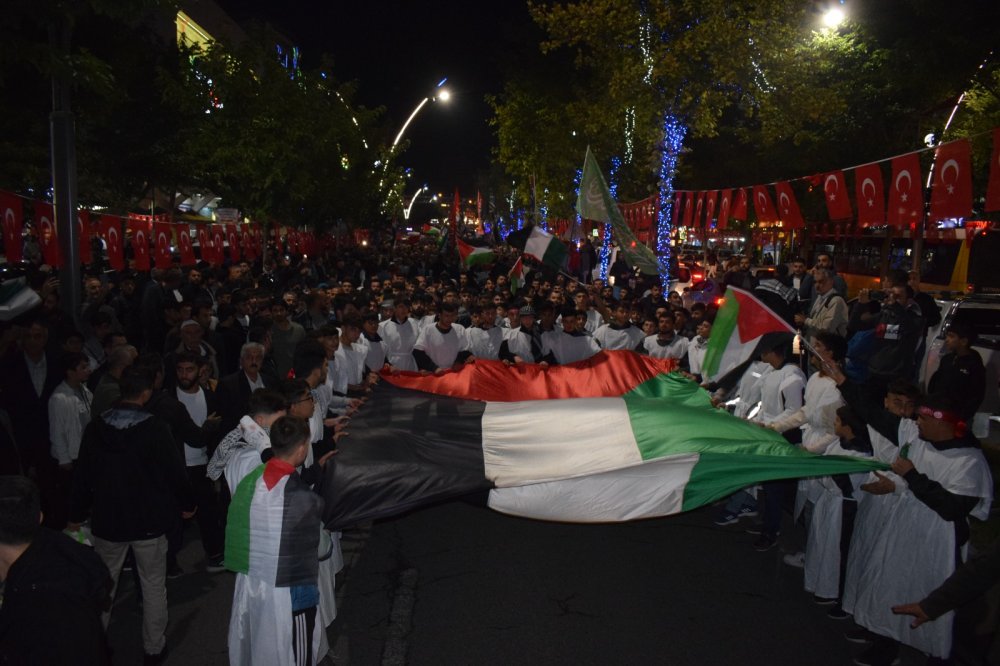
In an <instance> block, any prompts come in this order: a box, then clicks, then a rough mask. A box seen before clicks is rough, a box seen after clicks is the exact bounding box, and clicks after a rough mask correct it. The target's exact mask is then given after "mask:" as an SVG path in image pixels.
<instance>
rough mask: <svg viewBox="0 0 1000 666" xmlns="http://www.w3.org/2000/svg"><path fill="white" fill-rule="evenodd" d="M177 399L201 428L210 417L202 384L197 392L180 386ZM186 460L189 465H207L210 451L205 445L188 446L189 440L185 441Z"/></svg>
mask: <svg viewBox="0 0 1000 666" xmlns="http://www.w3.org/2000/svg"><path fill="white" fill-rule="evenodd" d="M177 399H178V400H180V402H181V404H182V405H184V407H185V409H187V412H188V414H189V415H190V416H191V420H192V421H194V424H195V425H196V426H198V427H199V428H200V427H201V426H202V425H204V424H205V419H207V418H208V403H207V402H205V392H204V391H203V390H201V387H200V386H199V387H198V392H197V393H187V392H186V391H182V390H181V389H180V388H178V389H177ZM184 462H185V463H186V464H187V466H188V467H196V466H198V465H207V464H208V451H206V450H205V447H201V448H196V447H194V446H188V444H187V442H184Z"/></svg>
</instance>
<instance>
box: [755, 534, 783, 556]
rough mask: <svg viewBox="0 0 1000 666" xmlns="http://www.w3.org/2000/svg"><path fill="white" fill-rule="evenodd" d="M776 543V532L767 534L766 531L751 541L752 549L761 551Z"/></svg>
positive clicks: (769, 548)
mask: <svg viewBox="0 0 1000 666" xmlns="http://www.w3.org/2000/svg"><path fill="white" fill-rule="evenodd" d="M777 545H778V535H777V534H767V533H766V532H761V533H760V536H759V537H757V540H756V541H754V542H753V547H754V550H756V551H758V552H761V553H763V552H764V551H767V550H771V549H772V548H774V547H775V546H777Z"/></svg>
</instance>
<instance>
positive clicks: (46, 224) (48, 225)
mask: <svg viewBox="0 0 1000 666" xmlns="http://www.w3.org/2000/svg"><path fill="white" fill-rule="evenodd" d="M39 224H40V226H41V227H42V231H43V233H42V243H43V244H45V245H48V244H49V243H51V242H52V238H53V237H54V236H55V233H53V231H52V220H50V219H49V218H48V217H46V216H44V215H43V216H42V219H41V220H40V221H39Z"/></svg>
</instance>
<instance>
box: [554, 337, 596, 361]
mask: <svg viewBox="0 0 1000 666" xmlns="http://www.w3.org/2000/svg"><path fill="white" fill-rule="evenodd" d="M599 351H601V348H600V347H599V346H598V345H597V343H596V342H594V338H592V337H590V336H589V335H570V334H569V333H565V332H563V331H547V332H545V333H542V354H543V355H545V356H548V355H549V354H550V353H551V354H552V356H554V357H555V359H556V362H557V363H559V364H560V365H566V364H567V363H575V362H577V361H582V360H584V359H588V358H590V357H591V356H593V355H594V354H596V353H597V352H599Z"/></svg>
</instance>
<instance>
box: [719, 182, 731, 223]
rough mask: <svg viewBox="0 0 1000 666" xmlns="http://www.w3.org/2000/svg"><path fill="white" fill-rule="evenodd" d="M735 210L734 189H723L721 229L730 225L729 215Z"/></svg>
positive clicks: (720, 195)
mask: <svg viewBox="0 0 1000 666" xmlns="http://www.w3.org/2000/svg"><path fill="white" fill-rule="evenodd" d="M732 210H733V191H732V190H731V189H729V190H722V191H721V192H720V193H719V226H718V228H719V229H725V228H726V227H728V226H729V216H730V214H731V213H732Z"/></svg>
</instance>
